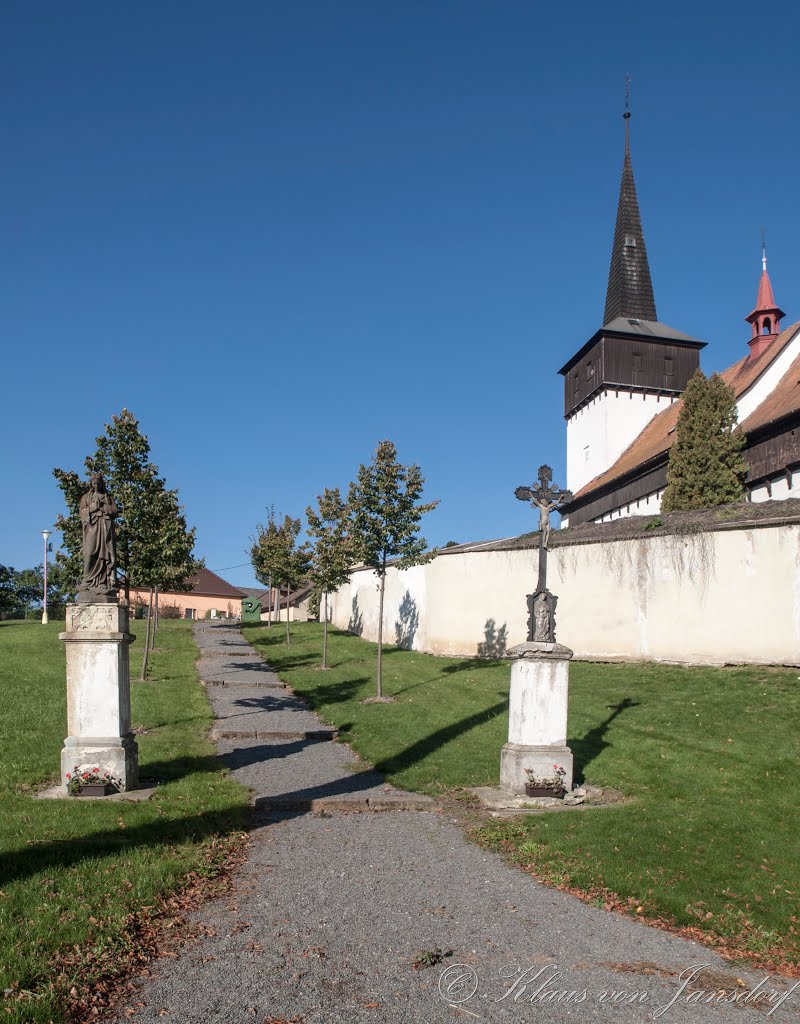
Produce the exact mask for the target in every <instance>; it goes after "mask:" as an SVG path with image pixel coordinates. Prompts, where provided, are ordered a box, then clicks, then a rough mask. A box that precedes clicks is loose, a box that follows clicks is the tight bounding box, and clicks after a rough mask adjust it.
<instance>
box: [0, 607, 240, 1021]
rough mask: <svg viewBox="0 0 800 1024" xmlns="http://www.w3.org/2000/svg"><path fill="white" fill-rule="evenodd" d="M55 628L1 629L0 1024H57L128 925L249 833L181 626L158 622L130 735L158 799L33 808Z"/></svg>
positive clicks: (57, 738) (59, 667)
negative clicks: (0, 995)
mask: <svg viewBox="0 0 800 1024" xmlns="http://www.w3.org/2000/svg"><path fill="white" fill-rule="evenodd" d="M135 625H136V626H137V627H138V626H140V625H141V623H136V624H135ZM63 628H64V624H63V622H53V623H51V624H50V625H48V626H42V625H41V624H40V623H35V622H33V623H22V622H0V990H6V989H12V994H11V995H10V996H7V997H6V998H5V999H4V1000H2V1003H1V1004H0V1007H1V1008H2V1009H3V1010H4V1011H6V1012H5V1013H4V1014H3V1016H2V1018H0V1019H2V1020H9V1021H42V1022H44V1021H51V1020H52V1021H54V1022H59V1021H62V1020H66V1019H67V1009H66V1007H67V1002H68V999H67V998H66V997H65V993H67V992H68V991H69V989H70V988H71V986H72V985H73V984H74V983H76V982H81V983H83V984H86V985H89V984H91V983H92V981H93V980H96V979H101V978H103V977H104V976H107V974H108V973H109V972H112V971H113V970H114V967H115V964H118V963H119V962H120V960H122V959H124V957H125V956H126V955H128V953H129V952H130V935H131V926H132V925H135V924H136V922H134V921H132V920H130V919H129V915H131V914H133V913H135V912H137V911H141V909H142V908H146V909H145V911H144V914H145V915H146V914H147V913H149V910H148V909H147V908H151V909H152V908H154V907H157V906H158V903H159V900H160V899H162V898H163V897H164V896H165V895H167V894H169V893H170V892H172V891H174V889H175V888H176V886H178V885H179V883H180V881H181V879H182V878H183V877H184V876H185V875H186V874H187V873H188V872H196V873H198V874H200V875H213V874H214V873H215V871H216V870H217V869H218V867H219V865H220V863H221V862H222V861H223V859H224V858H225V856H226V855H227V854H228V853H229V852H230V850H231V848H232V844H233V843H235V842H236V841H237V837H238V836H239V835H240V834H241V830H242V829H244V828H245V827H246V822H247V794H246V792H245V791H244V790H243V789H242V788H241V787H240V786H239V785H238V784H236V783H235V782H234V781H233V780H232V779H230V778H228V777H227V773H226V771H225V770H223V768H222V766H221V764H220V762H219V761H218V760H217V758H216V757H215V756H214V748H213V747H212V745H211V744H210V743H209V742H208V740H207V739H206V733H207V730H208V728H209V726H210V723H211V720H212V716H211V712H210V709H209V706H208V703H207V701H206V697H205V693H204V691H203V689H202V687H201V686H200V684H199V683H198V681H197V675H196V672H195V666H194V662H195V658H196V656H197V651H196V648H195V646H194V643H193V641H192V638H191V632H190V628H189V624H188V623H184V622H174V621H163V622H162V626H161V629H160V630H159V633H158V639H157V648H156V651H155V653H154V655H153V657H152V660H151V663H150V664H151V668H150V672H149V675H150V679H149V680H148V682H146V683H139V682H134V683H133V686H132V690H133V695H132V705H133V723H134V726H142V727H144V728H145V729H147V733H146V734H144V735H140V736H138V737H137V739H138V742H139V757H140V774H141V775H142V776H143V777H145V778H152V779H157V780H159V781H160V782H161V783H162V785H161V786H160V787H159V789H158V791H157V793H156V794H155V796H154V797H153V798H151V800H150V801H148V802H145V803H141V804H135V803H127V802H125V803H119V802H111V803H99V802H95V801H92V802H81V801H79V800H70V801H63V802H62V801H50V800H47V801H40V800H36V799H34V798H33V796H32V795H31V794H30V793H29V792H26V791H25V790H24V788H23V787H33V788H43V787H44V786H45V785H46V784H52V783H53V782H55V781H57V779H58V773H59V757H60V750H61V746H62V744H63V741H64V736H65V732H66V699H65V684H64V665H65V656H64V645H63V644H62V643H61V642H60V641H59V639H58V633H59V631H60V630H63ZM141 647H142V643H141V642H137V643H135V644H134V645H133V647H132V656H131V662H132V665H131V668H132V676H133V677H134V678H135V679H138V675H139V666H140V656H141V655H140V651H141ZM139 920H141V918H140V919H139ZM8 1011H10V1012H8Z"/></svg>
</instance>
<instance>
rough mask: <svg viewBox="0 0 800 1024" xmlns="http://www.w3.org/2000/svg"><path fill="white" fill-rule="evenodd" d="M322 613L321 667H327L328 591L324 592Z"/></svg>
mask: <svg viewBox="0 0 800 1024" xmlns="http://www.w3.org/2000/svg"><path fill="white" fill-rule="evenodd" d="M323 609H324V610H323V613H322V667H323V668H327V667H328V591H327V590H326V591H325V599H324V604H323Z"/></svg>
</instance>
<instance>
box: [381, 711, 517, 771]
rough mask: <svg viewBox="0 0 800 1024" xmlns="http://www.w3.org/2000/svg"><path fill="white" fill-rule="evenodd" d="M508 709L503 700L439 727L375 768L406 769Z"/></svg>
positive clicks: (387, 769)
mask: <svg viewBox="0 0 800 1024" xmlns="http://www.w3.org/2000/svg"><path fill="white" fill-rule="evenodd" d="M507 709H508V700H502V701H499V702H498V703H497V704H493V705H492V706H491V707H488V708H484V709H483V710H482V711H478V712H476V713H475V714H474V715H469V716H468V717H467V718H462V719H461V721H460V722H451V723H450V725H446V726H444V727H443V728H441V729H437V730H436V731H435V732H432V733H431V734H430V735H429V736H425V737H424V738H423V739H420V740H417V742H416V743H412V744H411V746H409V747H406V748H405V750H401V751H399V752H398V753H397V754H392V756H391V757H387V758H385V759H384V760H382V761H379V762H378V763H377V764H376V765H375V770H376V771H379V772H383V773H384V774H387V775H388V774H393V773H395V772H401V771H404V770H405V769H407V768H410V767H412V765H415V764H417V763H418V762H419V761H423V760H424V759H425V758H426V757H428V756H429V755H430V754H432V753H433V752H434V751H435V750H438V749H439V747H443V746H444V745H445V743H450V741H451V740H454V739H456V738H457V737H458V736H462V735H463V734H464V733H465V732H469V731H470V729H475V728H476V727H477V726H479V725H485V724H486V722H487V721H489V719H491V718H494V717H495V716H496V715H500V714H502V713H503V712H504V711H506V710H507ZM498 757H499V751H498Z"/></svg>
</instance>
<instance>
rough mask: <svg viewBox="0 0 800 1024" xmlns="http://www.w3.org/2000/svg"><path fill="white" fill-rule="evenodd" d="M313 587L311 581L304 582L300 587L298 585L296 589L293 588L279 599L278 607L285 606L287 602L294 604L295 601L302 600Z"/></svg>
mask: <svg viewBox="0 0 800 1024" xmlns="http://www.w3.org/2000/svg"><path fill="white" fill-rule="evenodd" d="M313 589H314V585H313V584H312V583H304V584H303V585H302V587H298V588H297V590H293V591H292V592H291V593H290V594H289V595H288V596H284V597H282V598H281V600H280V607H281V608H285V607H286V605H287V604H294V602H295V601H302V600H303V598H304V597H308V595H309V594H310V593H311V591H312V590H313Z"/></svg>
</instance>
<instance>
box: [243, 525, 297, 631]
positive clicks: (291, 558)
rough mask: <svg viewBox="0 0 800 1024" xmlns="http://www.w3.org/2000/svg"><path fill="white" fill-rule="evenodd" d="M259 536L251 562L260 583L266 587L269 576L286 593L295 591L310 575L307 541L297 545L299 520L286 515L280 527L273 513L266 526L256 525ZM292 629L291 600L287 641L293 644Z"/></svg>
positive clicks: (256, 539) (287, 606)
mask: <svg viewBox="0 0 800 1024" xmlns="http://www.w3.org/2000/svg"><path fill="white" fill-rule="evenodd" d="M256 531H257V535H256V538H255V540H254V541H253V543H252V546H251V548H250V561H251V562H252V564H253V570H254V571H255V574H256V579H257V580H258V581H259V583H263V584H264V586H267V580H269V579H270V578H271V579H272V582H273V584H274V585H276V586H277V587H278V588H279V591H280V588H281V587H285V588H286V596H287V598H288V596H289V594H290V593H291V592H292V591H293V590H296V589H297V588H298V587H299V586H300V584H301V583H302V582H303V580H304V579H305V578H306V576H307V575H308V570H309V567H310V564H311V550H310V548H309V545H308V544H301V545H299V546H298V544H297V536H298V534H299V533H300V520H299V519H292V517H291V516H285V517H284V520H283V523H282V524H281V525H280V526H278V524H277V523H276V521H275V516H274V514H273V513H270V515H269V518H268V519H267V523H266V526H264V525H262V524H261V523H259V524H258V526H257V527H256ZM291 642H292V639H291V633H290V630H289V603H288V601H287V603H286V643H287V645H288V644H291Z"/></svg>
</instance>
